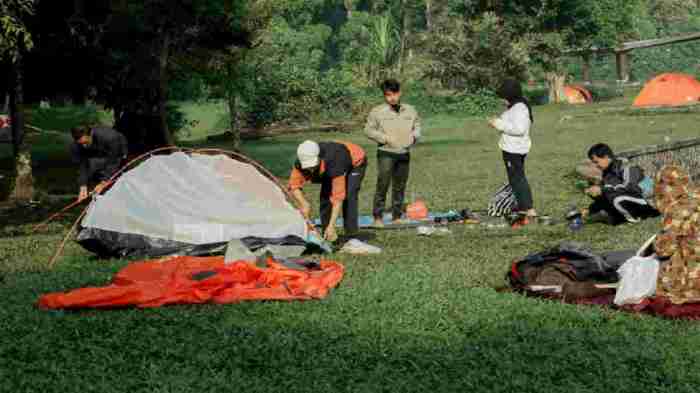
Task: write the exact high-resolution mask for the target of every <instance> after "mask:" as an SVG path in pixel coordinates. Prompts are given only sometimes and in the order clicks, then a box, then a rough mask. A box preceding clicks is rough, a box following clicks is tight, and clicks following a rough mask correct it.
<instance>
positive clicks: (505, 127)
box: [489, 79, 537, 225]
mask: <svg viewBox="0 0 700 393" xmlns="http://www.w3.org/2000/svg"><path fill="white" fill-rule="evenodd" d="M498 96H499V97H500V98H502V99H504V100H505V101H506V103H507V108H508V109H507V110H506V111H505V112H503V113H502V114H501V116H499V117H497V118H495V119H492V120H490V121H489V125H490V126H491V127H493V128H495V129H496V130H498V131H500V133H501V139H500V141H499V142H498V146H499V147H500V148H501V151H502V154H503V161H504V163H505V165H506V172H507V174H508V183H509V184H510V186H511V188H512V189H513V194H514V196H515V200H516V202H517V206H516V207H517V210H518V212H520V213H521V214H524V217H523V218H522V219H521V220H520V222H519V224H520V225H522V224H528V223H529V219H532V218H533V217H536V216H537V212H536V211H535V209H534V207H533V203H532V191H531V189H530V184H529V183H528V181H527V177H526V176H525V158H526V157H527V155H528V153H529V152H530V148H531V147H532V141H531V140H530V127H531V126H532V123H533V117H532V108H531V107H530V104H529V103H528V102H527V100H526V99H525V97H523V92H522V88H521V86H520V83H519V82H518V81H516V80H513V79H507V80H505V81H503V84H502V85H501V87H500V89H498Z"/></svg>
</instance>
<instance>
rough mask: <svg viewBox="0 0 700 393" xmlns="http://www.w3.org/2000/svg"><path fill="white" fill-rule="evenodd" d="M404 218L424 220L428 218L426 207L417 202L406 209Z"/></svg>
mask: <svg viewBox="0 0 700 393" xmlns="http://www.w3.org/2000/svg"><path fill="white" fill-rule="evenodd" d="M406 216H407V217H408V218H410V219H411V220H424V219H426V218H428V206H426V205H425V202H423V201H422V200H417V201H415V202H413V203H411V204H410V205H408V206H407V207H406Z"/></svg>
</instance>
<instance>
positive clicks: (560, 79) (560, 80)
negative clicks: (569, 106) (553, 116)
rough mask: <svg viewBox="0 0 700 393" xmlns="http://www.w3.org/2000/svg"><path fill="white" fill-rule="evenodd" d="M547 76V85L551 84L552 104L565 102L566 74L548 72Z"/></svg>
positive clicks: (550, 97)
mask: <svg viewBox="0 0 700 393" xmlns="http://www.w3.org/2000/svg"><path fill="white" fill-rule="evenodd" d="M546 77H547V85H548V86H549V102H550V103H552V104H558V103H561V102H565V101H566V97H565V95H564V82H565V81H566V74H558V73H556V72H548V73H547V76H546Z"/></svg>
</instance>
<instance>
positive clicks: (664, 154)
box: [617, 138, 700, 181]
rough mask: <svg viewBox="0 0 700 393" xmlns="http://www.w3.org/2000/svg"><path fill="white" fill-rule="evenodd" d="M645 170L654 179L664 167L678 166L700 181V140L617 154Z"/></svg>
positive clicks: (648, 147)
mask: <svg viewBox="0 0 700 393" xmlns="http://www.w3.org/2000/svg"><path fill="white" fill-rule="evenodd" d="M617 156H618V157H622V158H626V159H628V160H629V161H630V162H631V163H633V164H636V165H639V166H640V167H642V169H644V173H645V174H646V175H647V176H650V177H652V178H653V177H654V175H656V172H658V171H659V170H660V169H661V168H662V167H663V166H664V165H671V164H672V165H678V166H681V167H683V168H684V169H686V170H687V171H688V174H689V175H690V176H691V178H693V180H696V181H697V180H700V138H694V139H687V140H683V141H678V142H672V143H664V144H659V145H652V146H646V147H643V148H639V149H634V150H626V151H623V152H620V153H618V154H617Z"/></svg>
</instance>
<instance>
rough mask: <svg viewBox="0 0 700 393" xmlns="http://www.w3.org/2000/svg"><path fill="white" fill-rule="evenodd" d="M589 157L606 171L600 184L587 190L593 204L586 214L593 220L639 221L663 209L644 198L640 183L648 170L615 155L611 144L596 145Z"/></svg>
mask: <svg viewBox="0 0 700 393" xmlns="http://www.w3.org/2000/svg"><path fill="white" fill-rule="evenodd" d="M588 158H589V159H590V160H591V161H592V162H593V163H594V164H595V165H596V166H597V167H598V168H599V169H600V170H601V171H602V173H603V177H602V180H601V184H600V185H593V186H591V187H588V188H586V189H585V190H584V192H585V193H586V195H588V196H590V197H591V198H593V203H592V204H591V205H590V207H589V208H588V209H587V210H584V212H583V216H584V217H585V218H587V219H588V220H589V221H603V222H607V223H608V224H611V225H617V224H621V223H624V222H638V221H639V220H640V219H645V218H649V217H656V216H658V215H659V212H658V211H657V210H656V209H655V208H654V207H653V206H652V205H650V204H649V202H647V200H646V199H644V194H643V191H642V188H641V187H640V185H639V183H640V182H641V181H642V180H644V170H643V169H642V168H640V167H639V166H637V165H631V164H629V163H628V162H627V161H623V160H621V159H618V158H616V157H615V154H614V153H613V151H612V149H611V148H610V146H608V145H606V144H604V143H598V144H596V145H593V146H592V147H591V148H590V149H589V150H588Z"/></svg>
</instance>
